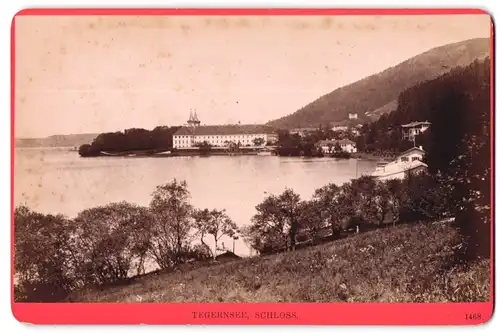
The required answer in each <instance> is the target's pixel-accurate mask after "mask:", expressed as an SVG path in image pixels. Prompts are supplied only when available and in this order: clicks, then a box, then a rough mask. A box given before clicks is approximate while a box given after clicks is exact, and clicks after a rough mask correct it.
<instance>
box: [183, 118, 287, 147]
mask: <svg viewBox="0 0 500 334" xmlns="http://www.w3.org/2000/svg"><path fill="white" fill-rule="evenodd" d="M199 124H200V121H199V120H198V117H197V115H196V113H195V114H194V115H193V114H191V115H190V117H189V120H188V126H183V127H181V128H180V129H179V130H177V131H176V132H175V133H174V135H173V147H174V148H196V147H197V145H198V144H200V143H203V142H207V143H209V144H210V145H211V146H213V147H227V146H229V144H230V143H234V144H237V145H240V146H255V142H254V141H255V139H256V138H261V139H262V143H261V144H260V145H259V146H265V145H266V144H267V143H275V142H276V141H277V139H278V137H277V135H276V133H275V132H274V131H273V129H271V128H269V127H267V126H264V125H255V124H235V125H203V126H200V125H199Z"/></svg>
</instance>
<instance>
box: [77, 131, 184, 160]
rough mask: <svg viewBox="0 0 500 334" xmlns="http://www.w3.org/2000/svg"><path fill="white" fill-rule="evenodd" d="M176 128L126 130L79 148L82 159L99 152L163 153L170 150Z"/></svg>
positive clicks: (100, 136) (111, 133) (104, 136)
mask: <svg viewBox="0 0 500 334" xmlns="http://www.w3.org/2000/svg"><path fill="white" fill-rule="evenodd" d="M179 128H180V127H178V126H173V127H168V126H157V127H156V128H154V129H153V130H151V131H149V130H146V129H137V128H133V129H127V130H125V131H123V132H108V133H101V134H100V135H98V136H97V137H96V138H95V139H94V141H93V142H92V143H91V144H85V145H82V146H80V148H79V150H78V151H79V154H80V156H82V157H88V156H97V155H99V154H100V153H101V152H103V151H104V152H109V153H122V152H131V151H150V152H151V153H154V152H156V151H164V150H169V149H172V147H173V139H172V138H173V137H172V135H173V134H174V133H175V132H176V131H177V130H178V129H179Z"/></svg>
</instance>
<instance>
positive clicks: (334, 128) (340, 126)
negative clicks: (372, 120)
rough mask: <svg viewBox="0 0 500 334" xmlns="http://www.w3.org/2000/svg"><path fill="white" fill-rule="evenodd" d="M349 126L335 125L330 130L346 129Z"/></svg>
mask: <svg viewBox="0 0 500 334" xmlns="http://www.w3.org/2000/svg"><path fill="white" fill-rule="evenodd" d="M347 130H349V127H348V126H347V125H336V126H333V127H332V131H347Z"/></svg>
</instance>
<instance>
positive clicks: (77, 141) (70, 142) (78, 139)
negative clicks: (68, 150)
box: [14, 133, 99, 147]
mask: <svg viewBox="0 0 500 334" xmlns="http://www.w3.org/2000/svg"><path fill="white" fill-rule="evenodd" d="M98 135H99V134H98V133H82V134H71V135H53V136H50V137H45V138H16V139H15V142H14V145H15V147H75V146H76V147H79V146H80V145H83V144H89V143H91V142H92V141H93V140H94V138H95V137H97V136H98Z"/></svg>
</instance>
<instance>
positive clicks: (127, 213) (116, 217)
mask: <svg viewBox="0 0 500 334" xmlns="http://www.w3.org/2000/svg"><path fill="white" fill-rule="evenodd" d="M152 226H153V219H152V217H151V215H150V213H149V211H148V209H147V208H144V207H140V206H137V205H134V204H130V203H127V202H119V203H111V204H108V205H105V206H99V207H95V208H91V209H86V210H83V211H82V212H80V213H79V214H78V216H77V217H76V219H75V229H76V231H75V244H76V250H77V252H76V255H75V256H76V257H77V258H78V267H77V271H78V273H79V275H80V276H81V278H82V280H83V281H84V282H85V283H87V284H93V283H97V284H107V283H113V282H117V281H121V280H124V279H126V278H128V277H129V274H132V273H133V272H134V271H135V273H137V274H140V273H143V272H144V268H143V265H144V260H145V257H146V254H147V252H148V250H149V248H150V237H151V228H152ZM134 269H135V270H134Z"/></svg>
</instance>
